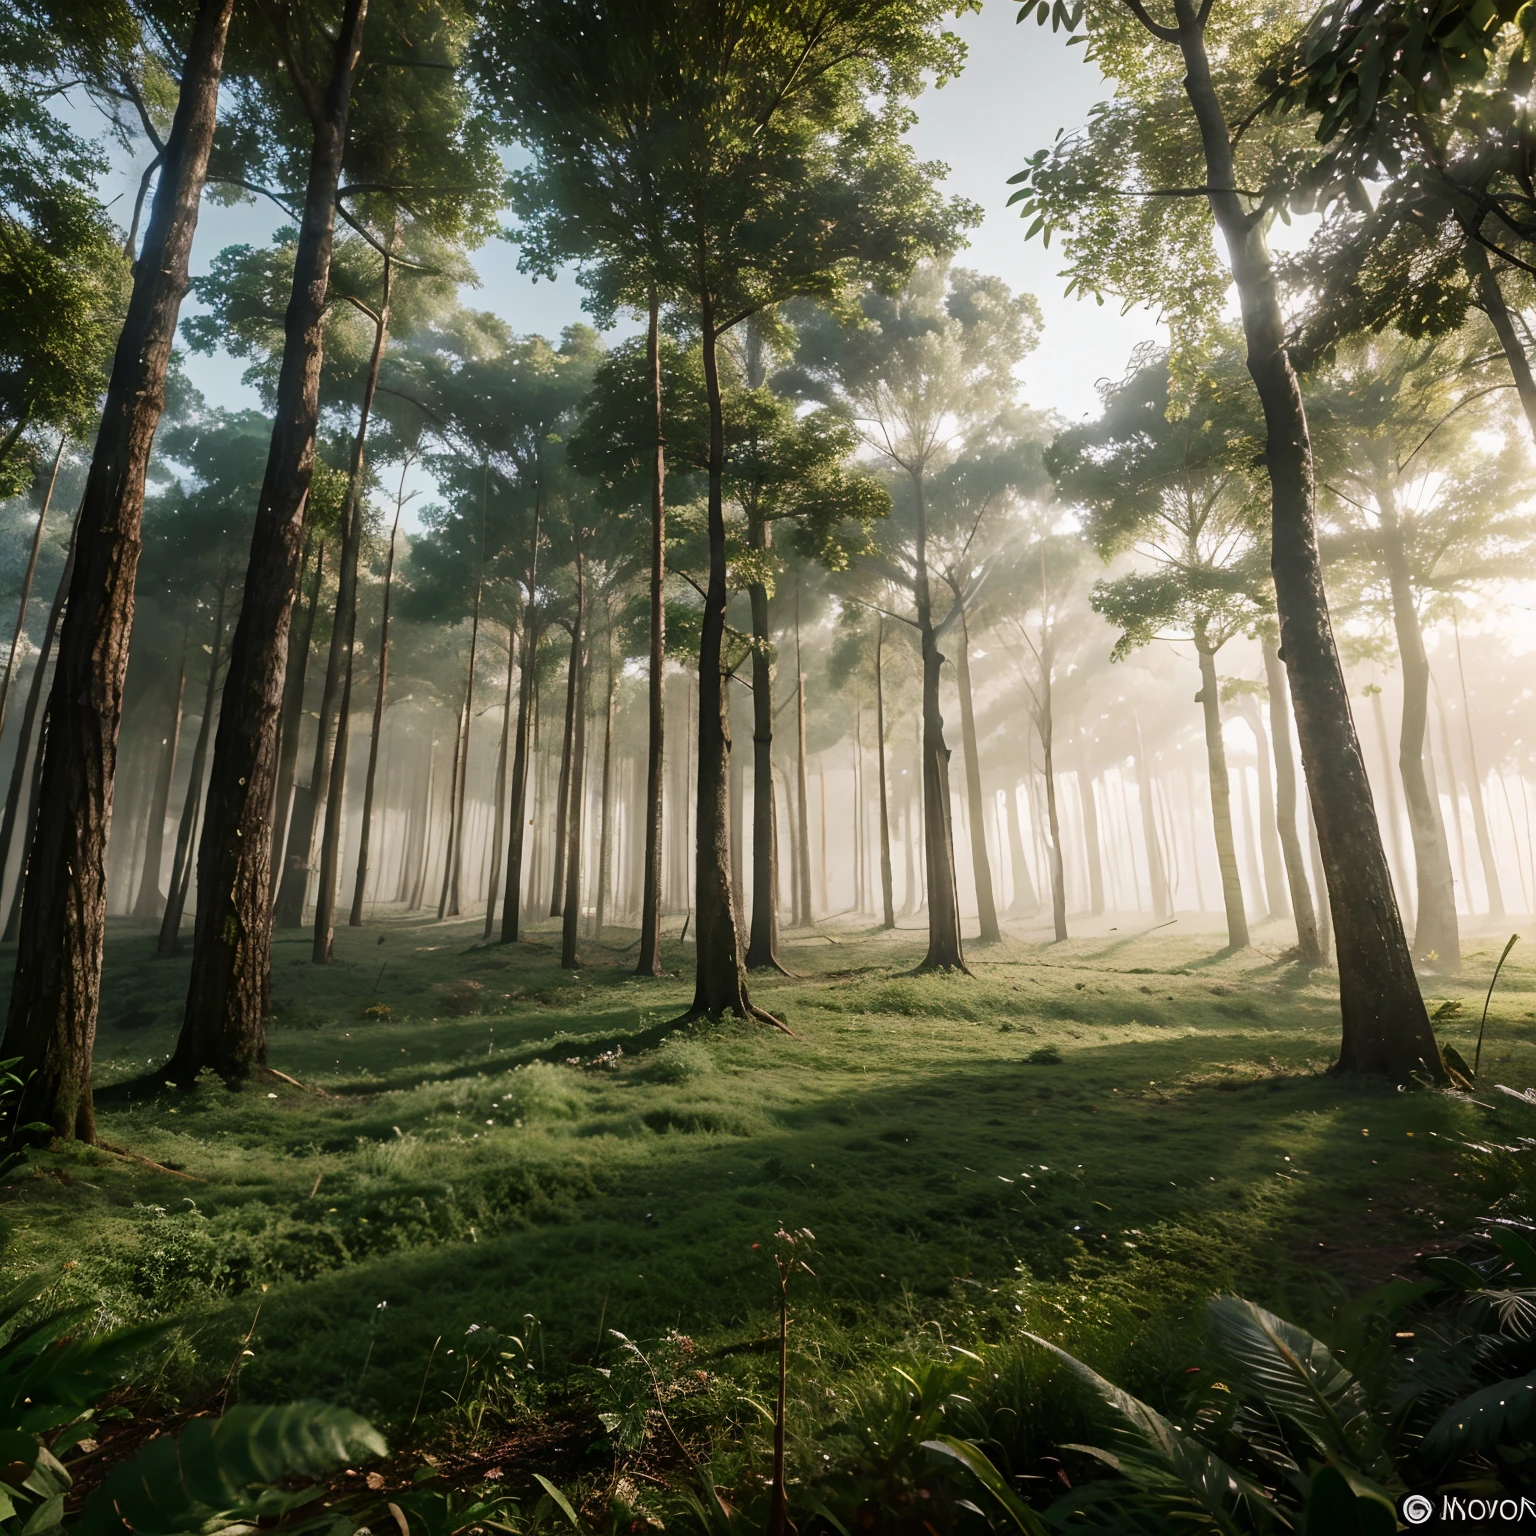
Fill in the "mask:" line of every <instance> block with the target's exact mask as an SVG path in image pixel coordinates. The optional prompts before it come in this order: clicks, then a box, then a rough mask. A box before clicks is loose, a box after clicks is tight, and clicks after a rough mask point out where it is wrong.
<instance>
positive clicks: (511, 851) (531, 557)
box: [501, 458, 544, 944]
mask: <svg viewBox="0 0 1536 1536" xmlns="http://www.w3.org/2000/svg"><path fill="white" fill-rule="evenodd" d="M535 471H536V481H535V485H534V493H533V532H532V534H531V536H530V538H529V540H528V570H527V576H526V578H525V580H526V590H525V592H524V596H523V660H522V670H521V673H520V674H519V676H518V680H517V729H516V732H515V733H514V735H513V739H512V790H511V799H510V803H509V805H508V807H507V822H508V831H507V864H506V869H505V871H504V878H505V885H504V887H503V892H502V898H501V942H502V943H503V944H515V943H516V942H517V936H518V933H519V931H520V929H521V926H522V917H523V836H524V831H525V828H526V826H527V824H528V816H527V809H528V804H527V802H528V733H529V727H530V724H531V722H532V720H533V717H534V713H535V711H536V709H537V706H538V695H539V681H538V677H539V642H540V638H541V636H540V631H539V609H538V584H539V537H540V534H541V532H542V529H543V522H544V464H543V459H542V458H539V459H537V460H536V463H535ZM534 746H535V750H537V741H535V743H534ZM530 883H532V882H530Z"/></svg>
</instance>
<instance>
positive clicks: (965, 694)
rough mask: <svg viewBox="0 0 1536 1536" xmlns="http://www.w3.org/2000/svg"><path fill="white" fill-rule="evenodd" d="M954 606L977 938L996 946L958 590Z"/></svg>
mask: <svg viewBox="0 0 1536 1536" xmlns="http://www.w3.org/2000/svg"><path fill="white" fill-rule="evenodd" d="M955 604H956V606H957V607H958V608H959V610H960V654H959V655H958V656H957V657H956V658H955V682H956V683H957V684H958V686H959V692H960V740H961V742H962V744H963V745H964V747H965V794H966V799H967V801H968V802H969V805H970V811H971V869H972V871H973V873H974V875H975V879H976V912H977V918H978V921H979V924H980V928H981V932H980V935H979V938H980V941H981V943H983V944H996V943H997V942H998V941H999V940H1000V939H1001V938H1002V936H1003V931H1002V929H1001V928H999V927H998V925H997V899H996V896H995V894H994V888H993V885H992V860H991V858H990V857H989V856H988V853H987V825H986V818H985V817H984V815H983V814H982V801H981V753H980V750H979V748H978V746H977V742H976V707H975V701H974V699H973V698H972V695H971V631H970V625H969V623H968V622H967V619H966V613H965V604H964V603H963V602H962V601H961V598H960V593H959V592H958V591H956V593H955Z"/></svg>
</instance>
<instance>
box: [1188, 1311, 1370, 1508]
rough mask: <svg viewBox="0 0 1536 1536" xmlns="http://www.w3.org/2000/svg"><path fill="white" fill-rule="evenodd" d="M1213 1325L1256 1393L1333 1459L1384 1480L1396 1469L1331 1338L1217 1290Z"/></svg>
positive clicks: (1239, 1379) (1241, 1382)
mask: <svg viewBox="0 0 1536 1536" xmlns="http://www.w3.org/2000/svg"><path fill="white" fill-rule="evenodd" d="M1205 1316H1206V1326H1207V1329H1208V1331H1209V1334H1210V1337H1211V1340H1212V1342H1213V1343H1214V1344H1215V1345H1216V1347H1217V1348H1218V1349H1219V1350H1220V1351H1221V1354H1222V1355H1223V1357H1224V1358H1225V1360H1226V1362H1227V1364H1228V1365H1229V1367H1230V1368H1231V1370H1232V1371H1233V1373H1234V1375H1235V1377H1236V1380H1235V1381H1234V1382H1233V1385H1235V1386H1240V1387H1241V1388H1242V1389H1243V1390H1244V1391H1245V1392H1246V1393H1247V1394H1248V1395H1249V1396H1251V1397H1253V1398H1256V1399H1257V1400H1258V1401H1259V1402H1261V1403H1263V1404H1264V1406H1265V1407H1267V1408H1268V1409H1269V1410H1270V1411H1271V1412H1273V1413H1275V1414H1277V1415H1279V1416H1280V1417H1281V1418H1284V1419H1287V1420H1289V1421H1290V1422H1291V1423H1292V1424H1294V1425H1295V1426H1296V1427H1297V1428H1298V1429H1299V1430H1301V1431H1302V1433H1303V1434H1305V1435H1306V1436H1307V1438H1308V1439H1309V1440H1311V1442H1312V1444H1313V1445H1314V1446H1315V1447H1316V1448H1317V1450H1318V1451H1319V1452H1320V1453H1321V1454H1322V1455H1323V1456H1326V1457H1327V1458H1329V1459H1330V1460H1332V1461H1335V1462H1337V1463H1339V1464H1340V1465H1343V1466H1348V1467H1351V1468H1354V1469H1356V1470H1358V1471H1360V1472H1364V1473H1365V1474H1366V1475H1367V1476H1369V1477H1376V1478H1380V1479H1382V1480H1383V1481H1386V1480H1389V1479H1391V1478H1392V1476H1393V1468H1392V1460H1391V1458H1390V1457H1389V1456H1388V1455H1387V1453H1386V1450H1385V1449H1384V1447H1383V1446H1382V1444H1381V1440H1380V1437H1379V1436H1378V1434H1377V1431H1376V1427H1375V1424H1374V1422H1373V1420H1372V1418H1371V1411H1370V1405H1369V1403H1368V1402H1367V1401H1366V1396H1365V1392H1364V1389H1363V1388H1362V1387H1361V1386H1360V1383H1359V1382H1358V1381H1356V1380H1355V1378H1354V1376H1353V1375H1352V1374H1351V1373H1350V1372H1349V1371H1347V1370H1346V1369H1345V1368H1344V1367H1343V1366H1342V1365H1340V1364H1339V1362H1338V1360H1337V1359H1335V1358H1334V1355H1333V1353H1332V1351H1330V1350H1329V1348H1328V1347H1327V1345H1325V1344H1324V1343H1322V1342H1321V1340H1319V1339H1315V1338H1313V1336H1312V1335H1311V1334H1310V1333H1308V1332H1307V1331H1306V1329H1304V1328H1298V1327H1297V1326H1296V1325H1295V1324H1294V1323H1288V1322H1286V1321H1285V1319H1284V1318H1280V1317H1276V1316H1275V1314H1274V1313H1273V1312H1266V1311H1265V1310H1264V1308H1263V1307H1256V1306H1255V1305H1254V1304H1253V1303H1252V1302H1251V1301H1245V1300H1243V1298H1242V1297H1240V1296H1217V1297H1215V1298H1213V1299H1212V1301H1211V1302H1210V1304H1209V1305H1208V1306H1207V1307H1206V1311H1205Z"/></svg>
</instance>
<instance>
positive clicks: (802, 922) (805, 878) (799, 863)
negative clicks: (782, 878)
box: [794, 580, 811, 928]
mask: <svg viewBox="0 0 1536 1536" xmlns="http://www.w3.org/2000/svg"><path fill="white" fill-rule="evenodd" d="M794 923H795V926H796V927H797V928H809V927H810V925H811V796H810V785H809V775H808V774H807V772H806V761H805V668H804V666H803V665H802V664H801V661H800V583H799V581H798V580H797V581H796V582H795V915H794Z"/></svg>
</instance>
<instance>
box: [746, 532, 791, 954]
mask: <svg viewBox="0 0 1536 1536" xmlns="http://www.w3.org/2000/svg"><path fill="white" fill-rule="evenodd" d="M747 544H748V546H749V547H750V548H751V549H752V551H753V552H754V554H756V555H757V556H758V557H759V561H760V562H765V561H766V556H767V552H768V545H769V528H768V524H767V522H766V521H765V520H764V519H763V518H762V517H759V516H756V515H752V516H749V518H748V520H747ZM747 601H748V603H749V605H750V608H751V613H752V905H751V926H750V928H749V930H748V937H747V969H748V970H750V971H759V970H775V971H784V966H783V964H782V963H781V962H780V960H779V903H778V890H779V828H778V817H777V815H776V811H777V803H776V797H775V794H774V785H773V640H772V636H771V634H770V633H769V629H768V588H767V587H766V586H765V585H764V584H763V583H762V582H760V581H752V582H749V583H748V584H747ZM784 974H786V975H787V974H788V972H787V971H785V972H784Z"/></svg>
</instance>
